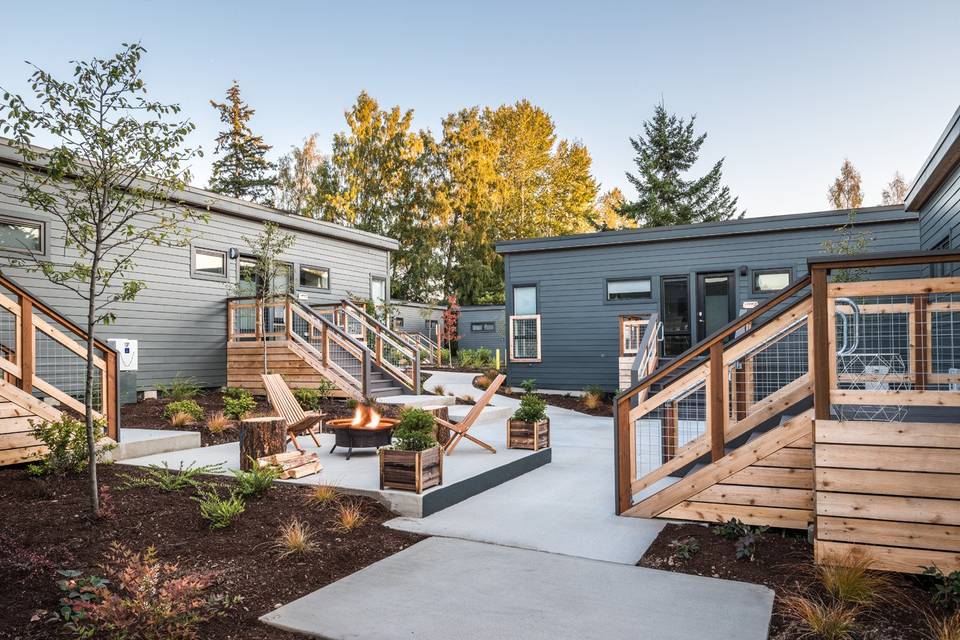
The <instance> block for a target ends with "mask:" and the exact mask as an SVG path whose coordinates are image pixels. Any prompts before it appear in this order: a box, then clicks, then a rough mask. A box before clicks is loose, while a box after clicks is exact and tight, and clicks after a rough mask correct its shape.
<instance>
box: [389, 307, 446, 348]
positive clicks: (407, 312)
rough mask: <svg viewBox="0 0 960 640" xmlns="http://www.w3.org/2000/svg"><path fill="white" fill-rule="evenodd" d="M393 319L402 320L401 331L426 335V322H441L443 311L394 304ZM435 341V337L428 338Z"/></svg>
mask: <svg viewBox="0 0 960 640" xmlns="http://www.w3.org/2000/svg"><path fill="white" fill-rule="evenodd" d="M392 308H393V317H395V318H396V317H400V318H403V330H404V331H406V332H408V333H420V334H423V335H428V334H427V331H426V326H427V320H436V321H437V322H442V320H443V309H431V308H428V307H420V306H414V305H407V304H394V305H393V307H392ZM428 337H429V338H430V339H431V340H434V341H436V339H437V337H436V336H435V335H429V336H428Z"/></svg>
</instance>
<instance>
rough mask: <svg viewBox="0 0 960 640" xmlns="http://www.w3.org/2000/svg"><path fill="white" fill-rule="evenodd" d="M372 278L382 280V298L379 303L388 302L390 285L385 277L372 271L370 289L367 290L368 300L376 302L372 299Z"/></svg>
mask: <svg viewBox="0 0 960 640" xmlns="http://www.w3.org/2000/svg"><path fill="white" fill-rule="evenodd" d="M374 280H383V300H382V301H381V302H380V304H388V303H389V302H390V287H389V285H388V283H387V277H386V276H380V275H375V274H372V273H371V274H370V291H369V294H370V300H371V301H372V302H373V304H374V305H376V304H377V301H376V300H374V299H373V281H374Z"/></svg>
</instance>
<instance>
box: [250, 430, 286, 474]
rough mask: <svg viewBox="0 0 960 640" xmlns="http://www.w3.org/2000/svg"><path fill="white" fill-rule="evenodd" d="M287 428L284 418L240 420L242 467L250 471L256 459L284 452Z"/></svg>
mask: <svg viewBox="0 0 960 640" xmlns="http://www.w3.org/2000/svg"><path fill="white" fill-rule="evenodd" d="M286 441H287V428H286V422H284V420H283V418H274V417H265V418H248V419H246V420H241V421H240V468H241V469H243V470H244V471H249V470H250V469H253V468H254V466H256V460H257V459H258V458H262V457H264V456H270V455H273V454H276V453H283V452H284V451H285V450H286V448H287V443H286Z"/></svg>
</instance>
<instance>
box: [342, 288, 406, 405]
mask: <svg viewBox="0 0 960 640" xmlns="http://www.w3.org/2000/svg"><path fill="white" fill-rule="evenodd" d="M340 306H341V308H342V309H343V312H344V314H347V313H348V312H347V309H352V310H353V311H354V312H355V313H356V314H359V318H357V317H356V316H353V317H354V319H356V320H359V321H360V322H361V324H363V325H364V330H366V329H367V325H368V324H369V325H372V330H373V334H374V336H375V337H376V339H377V343H376V345H377V347H376V349H375V351H374V354H373V355H374V357H375V360H376V362H377V364H378V365H379V366H381V367H383V369H384V370H385V371H386V372H387V373H388V374H390V375H391V376H392V377H393V378H394V379H396V380H397V381H398V382H400V383H401V384H403V385H404V386H406V387H409V388H410V389H411V390H412V391H413V392H414V393H420V349H418V348H415V347H413V346H411V345H410V343H408V342H407V341H406V340H404V339H403V337H402V336H400V335H399V334H397V333H396V332H395V331H393V330H392V329H390V327H388V326H387V325H385V324H384V323H383V322H381V321H380V320H379V319H378V318H375V317H374V316H372V315H370V314H369V313H367V311H366V309H363V308H361V307H360V306H359V305H357V304H356V303H354V302H353V301H352V300H347V299H345V298H344V299H341V301H340ZM384 339H386V340H387V342H389V343H391V345H392V346H393V347H394V348H395V349H397V350H398V351H399V352H400V353H402V354H403V355H404V356H405V357H407V358H409V359H410V361H411V363H412V364H413V374H412V375H411V376H410V379H409V380H407V379H406V377H405V375H403V373H402V372H401V371H399V370H397V371H394V369H395V367H394V366H393V365H392V364H391V363H389V362H385V361H384V360H383V357H382V355H383V354H382V352H383V348H382V347H383V340H384ZM384 365H386V366H384Z"/></svg>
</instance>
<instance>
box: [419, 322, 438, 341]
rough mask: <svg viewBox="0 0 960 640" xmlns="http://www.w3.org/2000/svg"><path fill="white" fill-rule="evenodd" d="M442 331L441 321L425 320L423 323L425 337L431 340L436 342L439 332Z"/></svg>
mask: <svg viewBox="0 0 960 640" xmlns="http://www.w3.org/2000/svg"><path fill="white" fill-rule="evenodd" d="M439 329H440V321H439V320H424V321H423V330H424V331H425V332H426V333H425V335H426V336H427V337H428V338H430V339H431V340H436V338H437V332H438V331H439Z"/></svg>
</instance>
